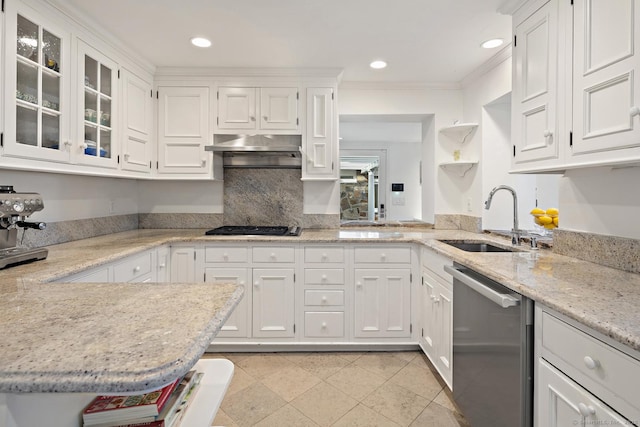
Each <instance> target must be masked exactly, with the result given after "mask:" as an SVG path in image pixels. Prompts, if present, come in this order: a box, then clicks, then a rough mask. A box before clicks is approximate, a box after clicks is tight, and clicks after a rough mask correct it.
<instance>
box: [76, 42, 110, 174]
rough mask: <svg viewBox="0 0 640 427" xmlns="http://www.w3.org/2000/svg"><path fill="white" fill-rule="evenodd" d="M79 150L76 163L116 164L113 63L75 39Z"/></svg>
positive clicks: (104, 165)
mask: <svg viewBox="0 0 640 427" xmlns="http://www.w3.org/2000/svg"><path fill="white" fill-rule="evenodd" d="M78 68H79V72H78V77H79V79H80V88H79V91H78V93H79V99H78V105H79V114H80V116H81V117H80V118H79V123H80V124H81V126H80V129H79V134H78V138H79V139H80V144H79V149H78V152H77V153H76V159H77V162H78V163H84V164H89V165H96V166H103V167H113V168H115V167H116V166H117V157H118V150H117V144H116V141H117V140H116V135H115V126H116V121H117V114H116V105H117V87H118V86H117V78H118V68H117V64H116V63H115V62H114V61H112V60H110V59H109V58H107V57H105V56H104V55H103V54H101V53H100V52H98V51H97V50H95V49H93V48H92V47H91V46H88V45H87V44H85V43H83V42H82V41H78Z"/></svg>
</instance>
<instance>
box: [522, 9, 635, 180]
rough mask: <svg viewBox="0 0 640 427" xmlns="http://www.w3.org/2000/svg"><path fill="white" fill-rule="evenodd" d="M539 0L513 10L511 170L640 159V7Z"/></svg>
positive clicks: (561, 168)
mask: <svg viewBox="0 0 640 427" xmlns="http://www.w3.org/2000/svg"><path fill="white" fill-rule="evenodd" d="M636 3H637V2H635V1H634V0H612V1H607V2H602V1H595V0H574V1H572V2H568V1H559V0H546V1H544V0H535V1H533V0H532V1H529V2H527V3H525V4H524V6H522V7H521V8H520V9H519V10H518V11H517V12H516V14H515V15H514V34H515V39H514V56H513V67H514V68H513V96H512V100H513V104H512V108H513V110H512V113H513V114H512V117H513V123H512V136H513V143H514V157H513V162H512V172H562V171H564V170H566V169H571V168H579V167H590V166H603V165H611V166H615V165H619V164H625V163H640V87H639V86H640V85H638V82H634V78H635V76H636V75H637V73H638V72H640V59H639V58H640V57H639V55H638V53H637V52H635V50H634V46H640V30H639V28H640V27H639V25H638V24H639V23H640V8H639V7H637V4H636Z"/></svg>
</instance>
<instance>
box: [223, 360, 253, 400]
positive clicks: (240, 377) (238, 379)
mask: <svg viewBox="0 0 640 427" xmlns="http://www.w3.org/2000/svg"><path fill="white" fill-rule="evenodd" d="M255 382H256V379H255V378H253V377H252V376H251V375H249V374H247V373H246V372H245V370H244V369H242V368H241V367H239V366H237V365H236V366H234V369H233V378H232V379H231V384H229V389H228V390H227V396H231V395H232V394H235V393H237V392H239V391H240V390H244V389H245V388H247V387H249V386H251V385H253V384H255Z"/></svg>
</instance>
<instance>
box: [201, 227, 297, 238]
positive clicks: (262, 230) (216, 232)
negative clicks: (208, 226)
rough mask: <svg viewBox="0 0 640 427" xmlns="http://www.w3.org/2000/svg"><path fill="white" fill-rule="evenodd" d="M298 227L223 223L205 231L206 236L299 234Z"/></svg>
mask: <svg viewBox="0 0 640 427" xmlns="http://www.w3.org/2000/svg"><path fill="white" fill-rule="evenodd" d="M301 231H302V229H301V228H300V227H285V226H253V225H225V226H223V227H218V228H214V229H213V230H209V231H207V232H206V233H205V234H206V235H208V236H299V235H300V232H301Z"/></svg>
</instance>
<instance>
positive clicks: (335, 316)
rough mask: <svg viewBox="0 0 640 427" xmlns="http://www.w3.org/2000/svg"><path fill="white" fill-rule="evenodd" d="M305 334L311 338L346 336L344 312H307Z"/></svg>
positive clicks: (305, 315)
mask: <svg viewBox="0 0 640 427" xmlns="http://www.w3.org/2000/svg"><path fill="white" fill-rule="evenodd" d="M304 336H305V337H309V338H342V337H344V313H343V312H341V311H323V312H318V311H307V312H305V313H304Z"/></svg>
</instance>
